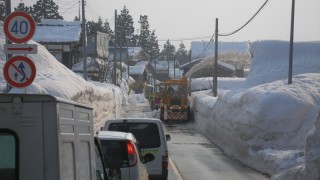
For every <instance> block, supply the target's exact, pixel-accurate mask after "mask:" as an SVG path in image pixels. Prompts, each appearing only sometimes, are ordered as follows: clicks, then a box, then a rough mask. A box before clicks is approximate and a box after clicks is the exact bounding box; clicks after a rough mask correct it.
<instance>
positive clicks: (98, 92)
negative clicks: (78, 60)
mask: <svg viewBox="0 0 320 180" xmlns="http://www.w3.org/2000/svg"><path fill="white" fill-rule="evenodd" d="M0 31H3V23H2V22H0ZM0 43H1V44H0V93H5V92H6V81H5V79H4V77H3V66H4V64H5V62H6V57H5V54H4V52H3V44H5V37H4V34H3V33H1V34H0ZM29 43H30V44H37V43H36V42H34V41H30V42H29ZM37 46H38V53H37V54H31V55H28V57H29V58H30V59H31V60H32V61H33V62H34V63H35V66H36V78H35V80H34V81H33V83H32V84H31V85H30V86H28V87H27V88H22V89H17V88H13V89H11V90H10V93H27V94H50V95H53V96H57V97H61V98H65V99H69V100H73V101H77V102H80V103H83V104H87V105H89V106H91V107H93V109H94V110H93V117H94V126H95V129H96V130H97V128H99V127H100V125H101V124H102V123H104V121H105V119H108V118H110V117H114V116H117V115H119V114H121V111H122V110H123V108H124V106H125V105H126V103H127V102H126V99H127V98H128V95H127V94H126V93H123V92H122V90H121V89H120V88H119V87H118V86H114V85H112V84H108V83H98V82H89V81H85V80H84V79H83V78H82V77H80V76H79V75H77V74H76V73H74V72H73V71H71V70H70V69H68V68H67V67H65V66H64V65H63V64H61V63H60V62H59V61H58V60H57V59H56V58H55V57H54V56H52V55H51V54H50V53H49V52H48V51H47V50H46V49H45V48H44V47H43V46H42V45H40V44H37ZM122 86H126V85H125V84H123V85H122ZM119 102H120V103H119Z"/></svg>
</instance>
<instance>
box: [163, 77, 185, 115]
mask: <svg viewBox="0 0 320 180" xmlns="http://www.w3.org/2000/svg"><path fill="white" fill-rule="evenodd" d="M162 86H164V88H163V92H162V99H161V104H160V119H161V120H162V121H189V120H191V110H190V105H189V102H188V95H189V93H188V79H187V77H185V76H182V78H180V79H170V80H167V81H164V82H163V83H162Z"/></svg>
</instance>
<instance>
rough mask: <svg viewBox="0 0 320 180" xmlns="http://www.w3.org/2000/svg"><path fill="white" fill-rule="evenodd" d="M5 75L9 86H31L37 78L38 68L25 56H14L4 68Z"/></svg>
mask: <svg viewBox="0 0 320 180" xmlns="http://www.w3.org/2000/svg"><path fill="white" fill-rule="evenodd" d="M3 75H4V77H5V79H6V81H7V83H8V84H10V85H11V86H13V87H16V88H23V87H26V86H29V85H30V84H31V83H32V82H33V80H34V79H35V77H36V66H35V65H34V63H33V62H32V61H31V60H30V59H29V58H27V57H25V56H14V57H13V58H11V59H9V60H8V61H7V62H6V64H5V65H4V68H3Z"/></svg>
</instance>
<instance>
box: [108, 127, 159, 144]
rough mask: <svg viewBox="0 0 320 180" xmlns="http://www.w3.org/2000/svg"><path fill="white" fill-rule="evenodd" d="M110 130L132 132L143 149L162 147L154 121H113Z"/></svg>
mask: <svg viewBox="0 0 320 180" xmlns="http://www.w3.org/2000/svg"><path fill="white" fill-rule="evenodd" d="M108 130H109V131H122V132H131V133H132V134H133V135H134V136H135V137H136V138H137V140H138V141H139V146H140V148H141V149H148V148H157V147H160V135H159V131H158V127H157V125H156V124H154V123H111V124H110V126H109V129H108Z"/></svg>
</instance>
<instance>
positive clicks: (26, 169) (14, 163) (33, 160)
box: [0, 94, 108, 180]
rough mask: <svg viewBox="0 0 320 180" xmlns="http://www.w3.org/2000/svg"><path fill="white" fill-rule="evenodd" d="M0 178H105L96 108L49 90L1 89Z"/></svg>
mask: <svg viewBox="0 0 320 180" xmlns="http://www.w3.org/2000/svg"><path fill="white" fill-rule="evenodd" d="M0 122H1V123H0V179H1V180H2V179H3V180H18V179H19V180H67V179H77V180H106V179H108V176H107V172H106V170H105V163H104V159H103V154H102V151H101V146H100V142H99V140H98V139H97V138H95V137H94V130H93V119H92V108H91V107H88V106H86V105H83V104H79V103H76V102H73V101H69V100H64V99H61V98H57V97H53V96H50V95H39V94H0Z"/></svg>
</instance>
